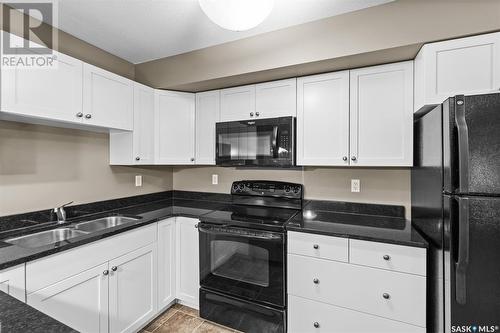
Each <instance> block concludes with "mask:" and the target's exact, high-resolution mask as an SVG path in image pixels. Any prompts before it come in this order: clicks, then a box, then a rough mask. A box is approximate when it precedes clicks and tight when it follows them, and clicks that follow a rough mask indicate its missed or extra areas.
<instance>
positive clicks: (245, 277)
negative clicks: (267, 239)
mask: <svg viewBox="0 0 500 333" xmlns="http://www.w3.org/2000/svg"><path fill="white" fill-rule="evenodd" d="M210 246H211V268H210V269H211V272H212V274H213V275H216V276H220V277H224V278H228V279H232V280H237V281H242V282H246V283H250V284H254V285H258V286H262V287H268V286H269V251H268V250H266V249H264V248H261V247H258V246H255V245H252V244H247V243H241V242H233V241H228V240H212V241H211V245H210Z"/></svg>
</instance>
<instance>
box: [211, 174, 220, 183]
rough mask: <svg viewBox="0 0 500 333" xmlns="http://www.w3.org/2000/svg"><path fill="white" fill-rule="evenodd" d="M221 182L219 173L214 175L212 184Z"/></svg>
mask: <svg viewBox="0 0 500 333" xmlns="http://www.w3.org/2000/svg"><path fill="white" fill-rule="evenodd" d="M217 184H219V175H212V185H217Z"/></svg>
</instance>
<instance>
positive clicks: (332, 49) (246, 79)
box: [135, 0, 500, 91]
mask: <svg viewBox="0 0 500 333" xmlns="http://www.w3.org/2000/svg"><path fill="white" fill-rule="evenodd" d="M496 30H500V1H498V0H459V1H457V0H398V1H395V2H391V3H388V4H384V5H381V6H375V7H371V8H367V9H363V10H360V11H356V12H351V13H347V14H343V15H339V16H334V17H331V18H326V19H323V20H318V21H314V22H309V23H305V24H302V25H298V26H294V27H290V28H286V29H282V30H278V31H273V32H269V33H265V34H261V35H258V36H254V37H249V38H245V39H241V40H237V41H233V42H229V43H225V44H221V45H216V46H213V47H208V48H205V49H201V50H196V51H192V52H188V53H184V54H180V55H176V56H172V57H168V58H163V59H159V60H154V61H150V62H145V63H143V64H139V65H136V67H135V75H136V79H137V80H138V81H140V82H143V83H145V84H149V85H152V86H154V87H156V88H169V89H178V90H187V91H193V90H194V91H196V90H207V89H216V88H219V87H225V86H231V85H237V84H244V83H251V82H258V81H267V80H273V79H278V78H283V77H293V76H296V75H306V74H312V73H318V72H326V71H331V70H338V69H342V68H352V67H360V66H366V65H373V64H377V63H382V62H388V61H399V60H407V59H411V58H413V57H414V56H415V55H416V53H417V51H418V46H419V45H421V44H422V43H425V42H430V41H436V40H442V39H450V38H456V37H461V36H466V35H472V34H479V33H484V32H489V31H496ZM360 54H361V55H364V56H356V57H352V56H354V55H360Z"/></svg>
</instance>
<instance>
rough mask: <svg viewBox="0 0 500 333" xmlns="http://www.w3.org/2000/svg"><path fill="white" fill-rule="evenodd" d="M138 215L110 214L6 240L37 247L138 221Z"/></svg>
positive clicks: (26, 246) (15, 243) (27, 246)
mask: <svg viewBox="0 0 500 333" xmlns="http://www.w3.org/2000/svg"><path fill="white" fill-rule="evenodd" d="M139 219H140V218H138V217H128V216H119V215H117V216H108V217H103V218H100V219H96V220H91V221H85V222H80V223H77V224H75V225H73V226H70V227H69V226H64V227H60V228H57V229H52V230H47V231H41V232H37V233H34V234H29V235H25V236H19V237H13V238H8V239H6V240H4V242H5V243H9V244H14V245H18V246H20V247H25V248H37V247H41V246H45V245H49V244H55V243H58V242H62V241H67V240H70V239H72V238H75V237H79V236H83V235H88V234H91V233H93V232H97V231H100V230H104V229H108V228H113V227H116V226H119V225H122V224H127V223H132V222H136V221H138V220H139Z"/></svg>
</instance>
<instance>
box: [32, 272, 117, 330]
mask: <svg viewBox="0 0 500 333" xmlns="http://www.w3.org/2000/svg"><path fill="white" fill-rule="evenodd" d="M108 272H109V271H108V264H107V263H106V264H102V265H99V266H96V267H93V268H91V269H89V270H86V271H83V272H81V273H78V274H76V275H73V276H71V277H69V278H67V279H64V280H62V281H59V282H57V283H54V284H52V285H50V286H48V287H45V288H43V289H40V290H38V291H36V292H34V293H31V294H29V295H28V297H27V303H28V304H29V305H31V306H32V307H34V308H35V309H37V310H39V311H41V312H43V313H45V314H47V315H49V316H51V317H53V318H55V319H57V320H59V321H60V322H62V323H64V324H66V325H68V326H70V327H71V328H74V329H75V330H77V331H80V332H90V333H96V332H108Z"/></svg>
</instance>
